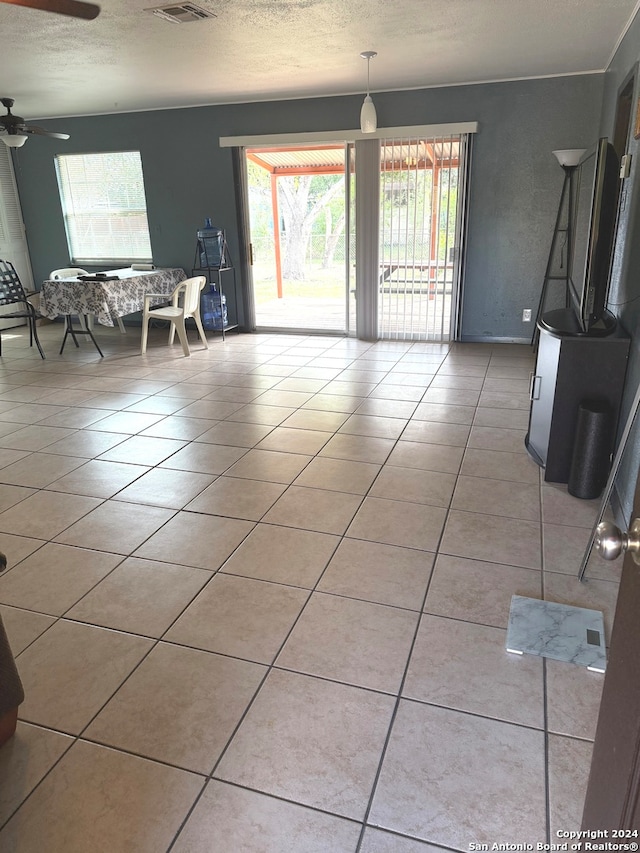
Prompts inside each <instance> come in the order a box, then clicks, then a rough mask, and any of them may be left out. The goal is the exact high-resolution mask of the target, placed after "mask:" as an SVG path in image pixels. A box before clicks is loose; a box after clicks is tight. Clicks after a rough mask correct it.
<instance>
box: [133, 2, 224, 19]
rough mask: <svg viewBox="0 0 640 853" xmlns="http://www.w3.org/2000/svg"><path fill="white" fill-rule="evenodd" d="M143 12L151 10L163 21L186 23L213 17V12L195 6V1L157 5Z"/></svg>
mask: <svg viewBox="0 0 640 853" xmlns="http://www.w3.org/2000/svg"><path fill="white" fill-rule="evenodd" d="M145 12H153V14H154V15H157V16H158V17H159V18H162V19H163V20H165V21H171V22H172V23H174V24H188V23H191V22H192V21H202V20H205V19H206V18H215V17H216V16H215V15H214V14H213V12H209V11H208V10H207V9H203V8H202V7H201V6H196V5H195V3H173V4H172V5H170V6H158V7H156V8H155V9H145Z"/></svg>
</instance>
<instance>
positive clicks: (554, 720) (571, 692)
mask: <svg viewBox="0 0 640 853" xmlns="http://www.w3.org/2000/svg"><path fill="white" fill-rule="evenodd" d="M546 670H547V717H548V726H549V731H550V732H555V733H556V734H559V735H569V736H571V737H578V738H586V739H588V740H593V739H594V738H595V736H596V725H597V723H598V712H599V710H600V699H601V697H602V686H603V684H604V675H603V674H602V673H599V672H589V670H588V669H587V668H586V667H582V666H576V665H575V664H571V663H564V662H561V661H556V660H547V662H546Z"/></svg>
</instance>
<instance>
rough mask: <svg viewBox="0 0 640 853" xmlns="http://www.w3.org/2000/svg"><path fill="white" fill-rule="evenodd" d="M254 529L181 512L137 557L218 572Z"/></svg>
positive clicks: (232, 521)
mask: <svg viewBox="0 0 640 853" xmlns="http://www.w3.org/2000/svg"><path fill="white" fill-rule="evenodd" d="M252 528H253V523H252V522H249V521H240V520H239V519H235V518H222V517H220V516H210V515H198V514H197V513H191V512H179V513H177V514H176V515H175V516H174V517H173V518H172V519H171V521H169V522H167V524H165V525H164V527H163V528H162V529H161V530H159V531H158V532H157V533H155V534H154V535H153V536H151V537H149V539H148V540H147V541H146V542H145V543H144V545H142V546H141V547H140V548H138V550H137V551H136V553H135V556H136V557H144V558H146V559H149V560H162V561H163V562H169V563H177V564H179V565H182V566H194V567H195V568H200V569H207V570H208V571H210V572H215V571H216V570H217V569H219V568H220V566H221V565H222V564H223V563H224V561H225V560H226V559H227V557H228V556H229V555H230V554H231V553H232V552H233V551H235V549H236V548H237V547H238V545H239V544H240V543H241V542H242V540H243V539H244V538H245V536H246V535H247V534H248V533H249V531H250V530H251V529H252Z"/></svg>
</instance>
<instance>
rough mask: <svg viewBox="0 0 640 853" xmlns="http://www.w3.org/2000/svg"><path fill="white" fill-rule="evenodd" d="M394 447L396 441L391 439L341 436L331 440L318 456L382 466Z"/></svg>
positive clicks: (335, 436)
mask: <svg viewBox="0 0 640 853" xmlns="http://www.w3.org/2000/svg"><path fill="white" fill-rule="evenodd" d="M394 446H395V441H393V440H392V439H390V438H371V437H370V436H359V435H343V434H339V435H334V436H333V437H332V438H330V439H329V441H328V442H327V443H326V444H325V446H324V447H323V448H322V450H321V451H320V453H319V454H318V456H329V457H331V458H333V459H351V460H352V461H353V462H372V463H374V464H377V465H382V464H383V463H384V462H385V461H386V459H387V457H388V456H389V454H390V453H391V451H392V450H393V448H394Z"/></svg>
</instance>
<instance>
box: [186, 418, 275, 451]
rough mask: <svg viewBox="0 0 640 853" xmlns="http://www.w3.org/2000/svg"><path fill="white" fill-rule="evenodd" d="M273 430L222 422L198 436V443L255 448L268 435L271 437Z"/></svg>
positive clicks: (252, 425)
mask: <svg viewBox="0 0 640 853" xmlns="http://www.w3.org/2000/svg"><path fill="white" fill-rule="evenodd" d="M272 429H273V427H272V426H264V425H262V424H242V423H237V422H236V423H231V422H230V421H222V422H221V423H219V424H216V425H215V426H213V427H211V429H208V430H207V431H206V432H203V433H202V435H200V436H198V441H199V442H203V443H205V444H213V445H225V446H228V447H238V448H240V447H241V448H245V449H246V448H249V447H254V446H255V445H256V444H257V443H258V442H259V441H262V439H263V438H264V437H265V436H266V435H269V433H270V432H271V430H272Z"/></svg>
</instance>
